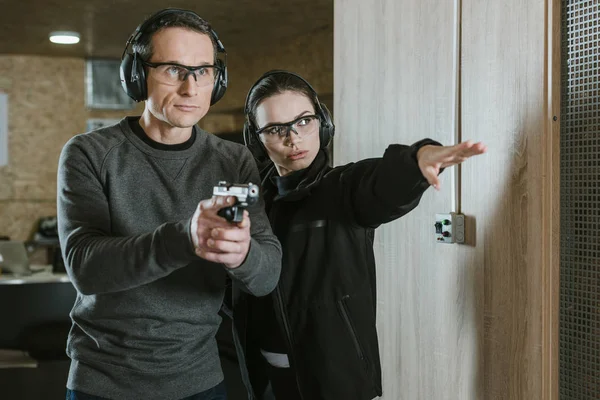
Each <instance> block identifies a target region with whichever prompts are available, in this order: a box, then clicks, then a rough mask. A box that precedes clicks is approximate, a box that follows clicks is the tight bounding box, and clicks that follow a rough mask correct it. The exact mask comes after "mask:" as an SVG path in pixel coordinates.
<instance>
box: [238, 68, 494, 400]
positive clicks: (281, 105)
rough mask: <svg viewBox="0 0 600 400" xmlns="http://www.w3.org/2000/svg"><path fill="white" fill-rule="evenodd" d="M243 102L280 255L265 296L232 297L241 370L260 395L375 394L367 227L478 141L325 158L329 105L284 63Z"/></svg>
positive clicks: (289, 399) (361, 399)
mask: <svg viewBox="0 0 600 400" xmlns="http://www.w3.org/2000/svg"><path fill="white" fill-rule="evenodd" d="M245 112H246V116H247V121H246V125H245V126H244V138H245V141H246V145H247V146H248V147H249V149H250V150H251V151H252V153H253V154H254V156H255V157H256V158H257V160H258V161H259V162H260V163H266V165H265V164H263V168H262V173H263V178H264V179H263V182H262V188H263V195H264V199H265V206H266V210H267V214H268V216H269V219H270V222H271V226H272V228H273V231H274V233H275V234H276V235H277V237H278V239H279V240H280V242H281V244H282V248H283V264H282V272H281V278H280V281H279V284H278V287H277V288H276V290H275V291H274V292H273V293H272V294H271V295H269V296H266V297H262V298H254V297H250V296H248V295H243V294H241V293H239V294H238V299H237V301H236V303H235V305H234V315H235V317H234V321H235V324H236V328H237V329H236V332H237V334H238V335H239V336H238V338H237V339H238V340H239V341H240V342H239V343H238V345H241V346H240V349H241V351H240V360H241V363H242V364H243V366H246V367H247V371H244V372H243V375H244V377H245V378H246V381H247V383H251V384H252V388H253V389H252V390H253V395H254V396H255V397H256V398H258V399H266V398H273V394H274V396H275V398H276V399H277V400H296V399H303V400H319V399H324V400H349V399H351V400H370V399H373V398H374V397H376V396H380V395H381V394H382V391H381V365H380V360H379V348H378V343H377V332H376V328H375V315H376V313H375V306H376V289H375V258H374V254H373V236H374V230H375V228H376V227H378V226H379V225H381V224H383V223H386V222H390V221H393V220H395V219H397V218H399V217H401V216H402V215H404V214H406V213H407V212H409V211H411V210H412V209H413V208H415V207H416V206H417V204H418V202H419V200H420V198H421V196H422V194H423V192H424V191H425V190H426V189H427V188H428V187H429V185H433V186H434V187H436V188H438V187H439V181H438V174H439V172H440V171H441V170H442V169H443V168H445V167H448V166H451V165H455V164H458V163H461V162H463V161H464V160H466V159H467V158H469V157H471V156H473V155H477V154H482V153H483V152H485V150H486V148H485V146H484V145H483V144H481V143H477V144H474V143H472V142H465V143H461V144H458V145H456V146H451V147H443V146H440V145H439V143H436V142H434V141H432V140H428V139H425V140H422V141H420V142H417V143H415V144H413V145H412V146H405V145H398V144H395V145H391V146H389V147H388V148H387V150H386V151H385V154H384V155H383V157H382V158H379V159H369V160H363V161H360V162H357V163H351V164H347V165H343V166H340V167H336V168H331V167H330V166H329V159H328V153H327V150H326V147H327V145H328V144H329V142H330V140H331V137H332V136H333V135H334V125H333V123H332V120H331V116H330V114H329V111H328V110H327V108H326V107H325V106H324V105H323V104H321V103H320V102H319V100H318V98H317V94H316V93H315V91H314V90H313V89H312V87H311V86H310V85H309V84H308V82H306V81H305V80H304V79H302V78H301V77H300V76H298V75H296V74H293V73H290V72H286V71H271V72H268V73H267V74H265V75H263V76H262V77H261V78H260V79H259V80H258V81H257V83H256V84H255V85H254V86H253V87H252V88H251V90H250V92H249V93H248V97H247V99H246V106H245ZM239 296H246V297H239ZM246 373H247V375H246ZM269 382H270V385H269Z"/></svg>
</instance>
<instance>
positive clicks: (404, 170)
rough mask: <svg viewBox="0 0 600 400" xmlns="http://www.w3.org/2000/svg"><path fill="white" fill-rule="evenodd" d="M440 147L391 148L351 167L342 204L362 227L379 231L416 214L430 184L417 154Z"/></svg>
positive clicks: (421, 143)
mask: <svg viewBox="0 0 600 400" xmlns="http://www.w3.org/2000/svg"><path fill="white" fill-rule="evenodd" d="M426 145H438V146H439V145H440V144H439V143H438V142H435V141H433V140H430V139H424V140H421V141H419V142H417V143H415V144H413V145H412V146H406V145H401V144H393V145H390V146H389V147H388V148H387V149H386V151H385V153H384V155H383V157H382V158H377V159H367V160H362V161H359V162H357V163H354V164H351V165H350V166H349V167H348V168H346V169H345V170H344V172H342V175H341V177H340V183H341V187H342V190H341V194H342V200H341V201H342V204H343V205H344V210H345V212H347V213H348V214H350V215H351V217H352V218H353V220H354V221H355V222H356V223H357V224H358V225H360V226H364V227H370V228H375V227H377V226H379V225H380V224H384V223H386V222H390V221H393V220H395V219H397V218H400V217H402V216H403V215H405V214H406V213H408V212H410V211H411V210H413V209H414V208H415V207H416V206H417V205H418V204H419V201H420V200H421V196H422V195H423V193H424V192H425V190H426V189H427V188H428V187H429V183H428V182H427V180H426V179H425V177H424V176H423V174H422V173H421V170H420V169H419V165H418V163H417V157H416V155H417V151H418V150H419V149H420V148H421V147H423V146H426Z"/></svg>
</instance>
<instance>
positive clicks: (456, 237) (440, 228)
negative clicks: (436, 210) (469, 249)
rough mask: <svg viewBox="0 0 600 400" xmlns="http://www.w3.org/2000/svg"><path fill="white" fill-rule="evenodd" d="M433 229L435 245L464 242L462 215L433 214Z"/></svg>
mask: <svg viewBox="0 0 600 400" xmlns="http://www.w3.org/2000/svg"><path fill="white" fill-rule="evenodd" d="M434 227H435V241H436V242H437V243H464V242H465V216H464V215H463V214H457V213H448V214H435V224H434Z"/></svg>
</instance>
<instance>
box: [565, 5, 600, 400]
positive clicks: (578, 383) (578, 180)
mask: <svg viewBox="0 0 600 400" xmlns="http://www.w3.org/2000/svg"><path fill="white" fill-rule="evenodd" d="M562 8H563V9H562V59H563V61H562V87H561V91H562V99H561V108H562V110H561V144H560V145H561V148H560V151H561V173H560V177H561V199H560V200H561V210H560V229H561V235H560V236H561V238H560V241H561V242H560V247H561V249H560V252H561V255H560V263H561V265H560V399H561V400H571V399H572V400H575V399H576V400H588V399H590V400H591V399H600V115H599V112H600V68H599V64H600V0H587V1H573V0H563V1H562Z"/></svg>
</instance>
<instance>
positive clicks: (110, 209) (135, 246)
mask: <svg viewBox="0 0 600 400" xmlns="http://www.w3.org/2000/svg"><path fill="white" fill-rule="evenodd" d="M194 130H195V132H196V138H195V141H194V143H193V144H192V145H191V147H189V148H187V149H185V150H179V151H167V150H158V149H156V148H154V147H152V146H150V145H148V144H147V143H146V142H144V141H143V140H141V139H140V137H138V136H136V135H135V134H134V132H133V131H132V130H131V128H130V127H129V124H128V121H127V119H124V120H122V121H121V122H120V123H119V124H118V125H115V126H111V127H107V128H103V129H100V130H97V131H93V132H90V133H86V134H82V135H77V136H75V137H73V138H72V139H71V140H70V141H69V142H68V143H67V144H66V145H65V147H64V148H63V150H62V153H61V156H60V161H59V167H58V226H59V236H60V243H61V247H62V252H63V256H64V260H65V265H66V267H67V272H68V274H69V276H70V278H71V280H72V282H73V284H74V286H75V288H76V289H77V292H78V294H77V300H76V302H75V304H74V306H73V310H72V312H71V318H72V321H73V326H72V328H71V332H70V333H69V338H68V341H67V354H68V355H69V357H71V359H72V362H71V369H70V373H69V379H68V382H67V387H68V388H70V389H73V390H79V391H82V392H86V393H88V394H93V395H97V396H102V397H107V398H111V399H127V400H129V399H145V400H146V399H147V400H151V399H160V400H167V399H180V398H183V397H187V396H190V395H192V394H195V393H199V392H202V391H204V390H207V389H209V388H211V387H213V386H215V385H217V384H218V383H219V382H220V381H222V380H223V374H222V371H221V367H220V362H219V356H218V351H217V346H216V341H215V333H216V331H217V329H218V327H219V324H220V321H221V318H220V317H219V316H218V314H217V313H218V311H219V309H220V306H221V303H222V300H223V295H224V290H225V280H226V274H229V275H230V276H231V278H232V279H233V280H235V281H236V282H237V283H238V284H240V285H241V286H242V287H243V288H244V289H245V290H247V291H248V292H249V293H251V294H254V295H256V296H262V295H266V294H268V293H269V292H271V291H272V290H273V289H274V288H275V286H276V283H277V280H278V278H279V272H280V269H281V248H280V245H279V242H278V241H277V239H276V238H275V236H274V235H273V234H272V232H271V228H270V225H269V222H268V220H267V217H266V215H265V213H264V210H263V203H262V201H261V202H259V204H257V205H256V206H253V207H252V208H250V209H249V212H250V220H251V234H252V240H251V244H250V251H249V253H248V256H247V258H246V260H245V262H244V263H243V264H242V265H241V266H240V267H238V268H236V269H226V268H225V267H224V266H222V265H218V264H214V263H210V262H208V261H204V260H202V259H200V258H199V257H198V256H196V255H195V253H194V251H193V245H192V242H191V236H190V223H191V217H192V215H193V214H194V211H195V209H196V207H197V206H198V202H199V201H200V200H203V199H208V198H210V197H211V196H212V190H213V186H214V185H216V184H217V183H218V181H220V180H226V181H229V182H233V183H248V182H253V183H257V184H258V183H259V176H258V171H257V168H256V165H255V163H254V161H253V159H252V156H251V155H250V153H249V151H248V150H247V149H246V148H245V147H244V146H242V145H239V144H236V143H232V142H228V141H225V140H222V139H219V138H218V137H216V136H214V135H211V134H208V133H206V132H204V131H202V130H200V129H197V128H194Z"/></svg>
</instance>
